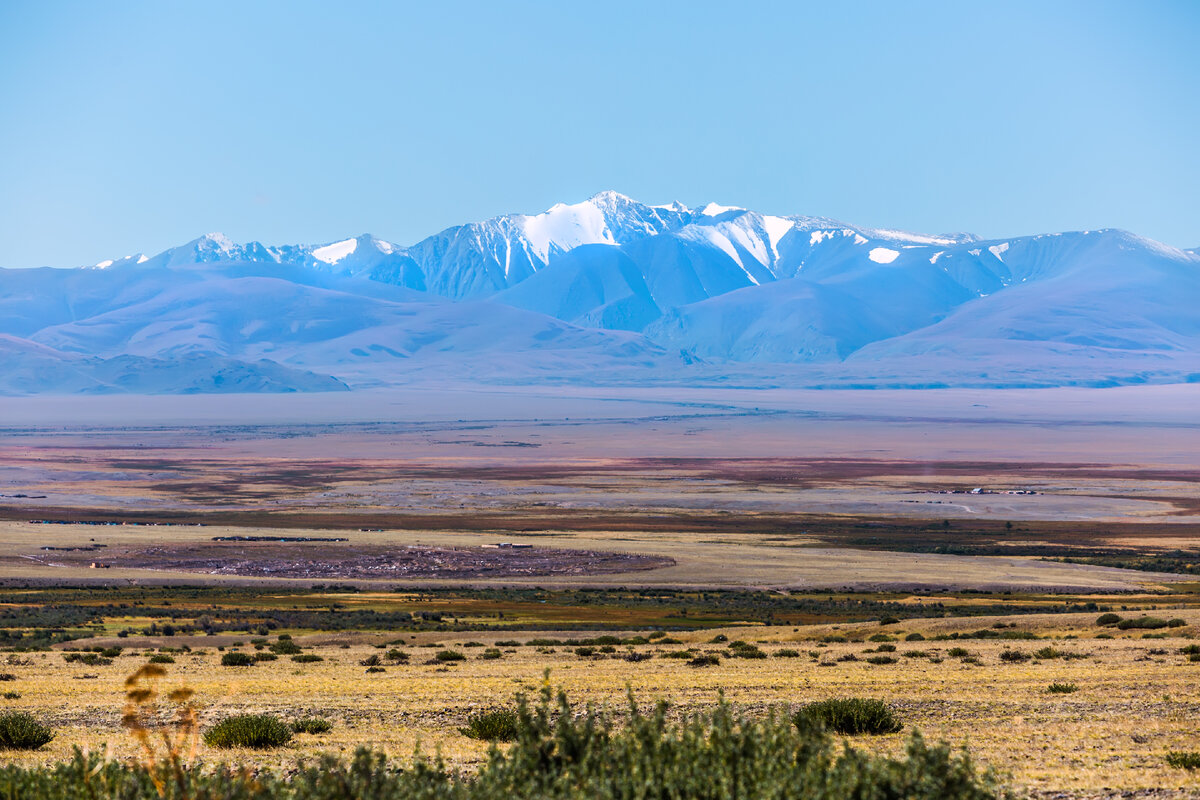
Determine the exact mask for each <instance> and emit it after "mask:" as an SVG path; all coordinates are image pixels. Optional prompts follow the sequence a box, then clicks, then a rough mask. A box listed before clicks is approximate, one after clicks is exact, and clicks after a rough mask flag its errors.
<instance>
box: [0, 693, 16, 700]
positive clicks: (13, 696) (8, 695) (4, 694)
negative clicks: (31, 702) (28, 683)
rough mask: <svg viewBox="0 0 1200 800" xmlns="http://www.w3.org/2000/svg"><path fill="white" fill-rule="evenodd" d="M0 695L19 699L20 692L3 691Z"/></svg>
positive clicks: (9, 698)
mask: <svg viewBox="0 0 1200 800" xmlns="http://www.w3.org/2000/svg"><path fill="white" fill-rule="evenodd" d="M0 697H3V698H4V699H5V700H20V699H21V693H20V692H4V693H3V694H0Z"/></svg>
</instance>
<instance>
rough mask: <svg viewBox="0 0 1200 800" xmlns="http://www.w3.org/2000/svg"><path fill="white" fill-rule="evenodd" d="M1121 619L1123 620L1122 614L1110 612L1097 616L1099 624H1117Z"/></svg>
mask: <svg viewBox="0 0 1200 800" xmlns="http://www.w3.org/2000/svg"><path fill="white" fill-rule="evenodd" d="M1120 621H1121V615H1120V614H1112V613H1108V614H1101V615H1100V616H1098V617H1096V624H1097V625H1116V624H1117V623H1118V622H1120Z"/></svg>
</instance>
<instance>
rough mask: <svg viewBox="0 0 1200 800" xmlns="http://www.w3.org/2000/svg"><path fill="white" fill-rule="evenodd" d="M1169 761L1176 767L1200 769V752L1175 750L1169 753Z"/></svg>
mask: <svg viewBox="0 0 1200 800" xmlns="http://www.w3.org/2000/svg"><path fill="white" fill-rule="evenodd" d="M1167 763H1168V764H1170V765H1171V766H1172V767H1174V768H1175V769H1189V770H1191V769H1200V753H1193V752H1186V751H1178V750H1175V751H1172V752H1170V753H1167Z"/></svg>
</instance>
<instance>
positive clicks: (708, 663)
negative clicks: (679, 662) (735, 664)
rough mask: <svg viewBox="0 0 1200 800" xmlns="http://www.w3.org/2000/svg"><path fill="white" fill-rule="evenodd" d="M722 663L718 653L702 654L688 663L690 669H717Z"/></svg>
mask: <svg viewBox="0 0 1200 800" xmlns="http://www.w3.org/2000/svg"><path fill="white" fill-rule="evenodd" d="M720 663H721V658H720V657H719V656H718V655H717V654H716V653H701V654H700V655H698V656H696V657H695V658H693V659H692V660H691V661H689V662H688V666H689V667H715V666H717V665H718V664H720Z"/></svg>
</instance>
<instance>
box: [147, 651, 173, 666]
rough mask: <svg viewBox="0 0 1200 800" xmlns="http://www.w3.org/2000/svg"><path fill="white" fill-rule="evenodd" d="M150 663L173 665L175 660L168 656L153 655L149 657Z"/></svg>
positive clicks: (161, 654) (162, 654)
mask: <svg viewBox="0 0 1200 800" xmlns="http://www.w3.org/2000/svg"><path fill="white" fill-rule="evenodd" d="M150 663H151V664H174V663H175V659H173V658H171V657H170V656H168V655H166V654H164V653H155V654H154V655H152V656H150Z"/></svg>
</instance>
